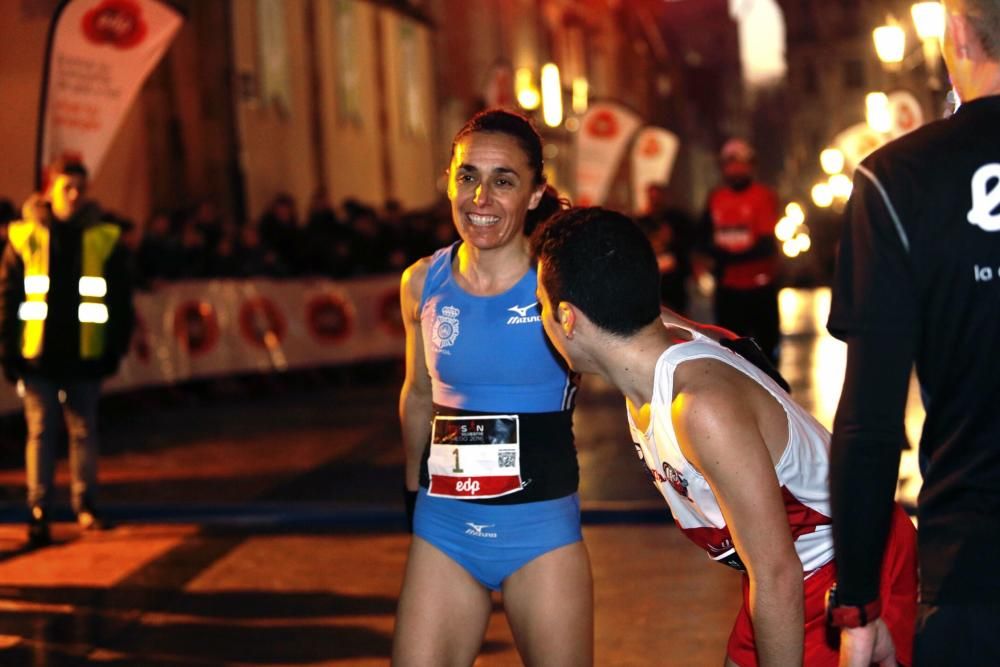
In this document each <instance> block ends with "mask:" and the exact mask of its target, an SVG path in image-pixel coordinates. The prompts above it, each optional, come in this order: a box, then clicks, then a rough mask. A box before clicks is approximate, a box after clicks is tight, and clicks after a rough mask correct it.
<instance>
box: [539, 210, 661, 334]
mask: <svg viewBox="0 0 1000 667" xmlns="http://www.w3.org/2000/svg"><path fill="white" fill-rule="evenodd" d="M532 251H533V253H534V254H535V257H536V258H537V259H538V261H539V262H542V263H543V264H544V265H545V266H544V272H543V276H542V277H543V279H544V281H545V282H544V285H543V286H544V287H545V291H546V293H547V294H548V296H549V299H550V300H551V302H552V304H553V305H555V304H558V303H559V302H560V301H567V302H569V303H572V304H573V305H574V306H576V307H577V308H579V309H580V310H581V311H583V313H584V314H585V315H586V316H587V317H588V318H589V319H590V321H591V322H593V323H594V324H596V325H597V326H599V327H601V328H602V329H604V330H606V331H608V332H610V333H613V334H616V335H621V336H629V335H632V334H634V333H635V332H636V331H638V330H639V329H641V328H642V327H644V326H646V325H648V324H649V323H650V322H653V321H654V320H657V319H659V317H660V272H659V269H658V267H657V264H656V255H655V254H654V253H653V248H652V246H650V244H649V240H648V239H647V238H646V235H645V234H643V232H642V230H641V229H639V227H638V225H636V224H635V223H634V222H633V221H632V220H631V219H630V218H628V217H627V216H625V215H622V214H621V213H616V212H615V211H609V210H607V209H603V208H596V207H595V208H571V209H569V210H566V211H563V212H561V213H558V214H556V215H554V216H553V217H551V218H549V219H548V220H547V221H545V222H544V223H542V224H541V225H540V226H539V227H538V229H537V230H536V231H535V233H534V234H533V235H532Z"/></svg>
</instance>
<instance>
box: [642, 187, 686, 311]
mask: <svg viewBox="0 0 1000 667" xmlns="http://www.w3.org/2000/svg"><path fill="white" fill-rule="evenodd" d="M646 192H647V196H648V200H649V208H648V212H647V213H646V215H644V216H643V217H642V218H640V219H639V221H638V222H639V225H640V226H641V227H642V228H643V229H644V230H645V231H646V234H647V235H648V236H649V240H650V242H651V243H652V244H653V249H654V251H655V252H656V261H657V264H658V265H659V267H660V302H661V303H662V304H663V305H664V306H666V307H667V308H670V309H671V310H673V311H674V312H677V313H687V310H688V292H687V283H688V277H689V276H690V275H691V251H692V234H693V232H694V222H693V221H692V220H691V217H690V216H689V215H688V214H687V213H685V212H684V211H683V210H681V209H679V208H677V207H674V206H671V205H670V192H669V190H668V189H667V186H666V185H664V184H662V183H651V184H650V185H649V187H648V188H647V190H646Z"/></svg>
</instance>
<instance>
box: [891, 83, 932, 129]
mask: <svg viewBox="0 0 1000 667" xmlns="http://www.w3.org/2000/svg"><path fill="white" fill-rule="evenodd" d="M889 110H890V111H891V112H892V126H891V127H890V128H889V136H890V137H891V138H893V139H897V138H899V137H901V136H903V135H904V134H906V133H907V132H909V131H910V130H915V129H917V128H918V127H920V126H921V125H923V124H924V110H923V108H921V106H920V102H918V101H917V98H916V97H914V96H913V93H911V92H909V91H907V90H897V91H895V92H892V93H889Z"/></svg>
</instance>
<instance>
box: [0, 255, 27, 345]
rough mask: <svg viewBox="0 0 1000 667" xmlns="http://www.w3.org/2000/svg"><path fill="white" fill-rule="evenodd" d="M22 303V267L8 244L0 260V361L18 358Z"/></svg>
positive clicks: (18, 258)
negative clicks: (18, 314) (19, 318)
mask: <svg viewBox="0 0 1000 667" xmlns="http://www.w3.org/2000/svg"><path fill="white" fill-rule="evenodd" d="M22 301H24V265H23V264H22V263H21V258H20V257H18V255H17V253H16V252H14V248H13V246H11V244H10V243H9V242H8V243H7V245H6V247H5V248H4V249H3V258H2V260H0V360H3V362H4V363H9V362H10V361H11V360H13V359H15V358H17V357H20V355H21V352H20V345H19V338H20V333H21V323H20V321H19V320H18V319H17V309H18V308H19V307H20V305H21V302H22Z"/></svg>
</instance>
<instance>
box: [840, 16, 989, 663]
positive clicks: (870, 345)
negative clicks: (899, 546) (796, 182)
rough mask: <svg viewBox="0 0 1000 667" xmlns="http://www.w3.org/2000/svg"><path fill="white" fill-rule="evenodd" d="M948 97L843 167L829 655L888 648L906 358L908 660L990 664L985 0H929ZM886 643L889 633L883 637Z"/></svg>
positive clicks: (883, 652) (877, 653)
mask: <svg viewBox="0 0 1000 667" xmlns="http://www.w3.org/2000/svg"><path fill="white" fill-rule="evenodd" d="M944 10H945V12H946V16H947V26H946V30H945V37H944V43H943V51H942V52H943V54H944V59H945V63H946V64H947V65H948V72H949V74H950V75H951V80H952V84H953V85H954V87H955V91H956V92H957V93H958V95H959V97H960V98H961V101H962V105H961V107H960V108H959V109H958V111H957V112H956V113H955V114H954V115H952V116H951V117H950V118H948V119H947V120H941V121H937V122H934V123H931V124H929V125H926V126H924V127H922V128H919V129H917V130H914V131H913V132H910V133H909V134H907V135H905V136H903V137H901V138H899V139H897V140H896V141H894V142H892V143H890V144H888V145H886V146H884V147H883V148H881V149H879V150H878V151H876V152H875V153H873V154H872V155H870V156H869V157H867V158H866V159H865V160H864V161H863V162H862V163H861V165H860V166H859V167H858V169H857V172H856V173H855V175H854V192H853V194H852V195H851V200H850V202H849V204H848V206H847V209H846V212H845V215H846V220H845V227H844V230H843V238H842V240H841V245H840V255H839V259H838V262H837V277H836V280H835V282H834V286H833V302H832V306H831V309H830V321H829V325H828V326H829V329H830V331H831V332H832V333H833V334H834V335H835V336H838V337H840V338H842V339H844V340H845V341H846V342H847V372H846V376H845V379H844V389H843V393H842V394H841V399H840V406H839V407H838V409H837V417H836V420H835V421H834V426H833V444H832V458H831V475H830V485H831V495H832V507H833V526H834V529H833V530H834V544H835V549H836V553H837V588H836V590H835V591H834V595H832V596H831V604H830V619H831V620H832V621H833V623H834V625H836V626H839V627H840V628H842V631H841V640H842V641H841V645H842V660H841V663H840V664H841V665H844V666H853V665H864V666H865V667H867V665H869V664H870V663H872V662H882V661H884V660H888V659H891V651H892V644H891V642H890V641H888V636H887V634H886V632H885V625H884V624H883V623H882V620H881V618H879V611H880V609H879V607H880V603H879V587H878V582H879V563H880V562H881V559H882V551H883V545H884V544H885V536H886V533H887V530H888V526H889V522H890V516H891V512H892V507H893V502H892V501H893V494H894V492H895V490H896V479H897V476H898V473H899V459H900V447H901V445H902V444H903V443H904V442H905V437H904V427H903V416H904V408H905V405H906V397H907V392H908V388H909V381H910V372H911V368H912V367H913V366H914V364H915V365H916V371H917V376H918V377H919V380H920V385H921V390H922V394H923V398H924V405H925V407H926V410H927V418H926V420H925V422H924V426H923V433H922V435H921V438H920V458H921V460H922V461H923V462H924V466H925V468H924V471H923V472H924V484H923V488H922V489H921V491H920V499H919V507H918V510H917V516H918V519H919V528H920V532H919V560H920V603H921V604H920V611H919V615H918V618H917V629H916V638H915V640H914V651H913V653H914V664H915V665H917V666H923V665H1000V642H997V637H996V635H997V628H998V627H1000V603H998V600H1000V573H998V570H997V567H996V565H997V562H998V561H1000V410H998V398H1000V373H998V372H997V371H998V364H997V350H996V347H997V341H998V340H1000V276H998V270H1000V210H998V208H997V205H998V203H1000V124H998V122H997V119H998V118H1000V3H997V2H996V0H945V2H944ZM897 648H898V647H897Z"/></svg>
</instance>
